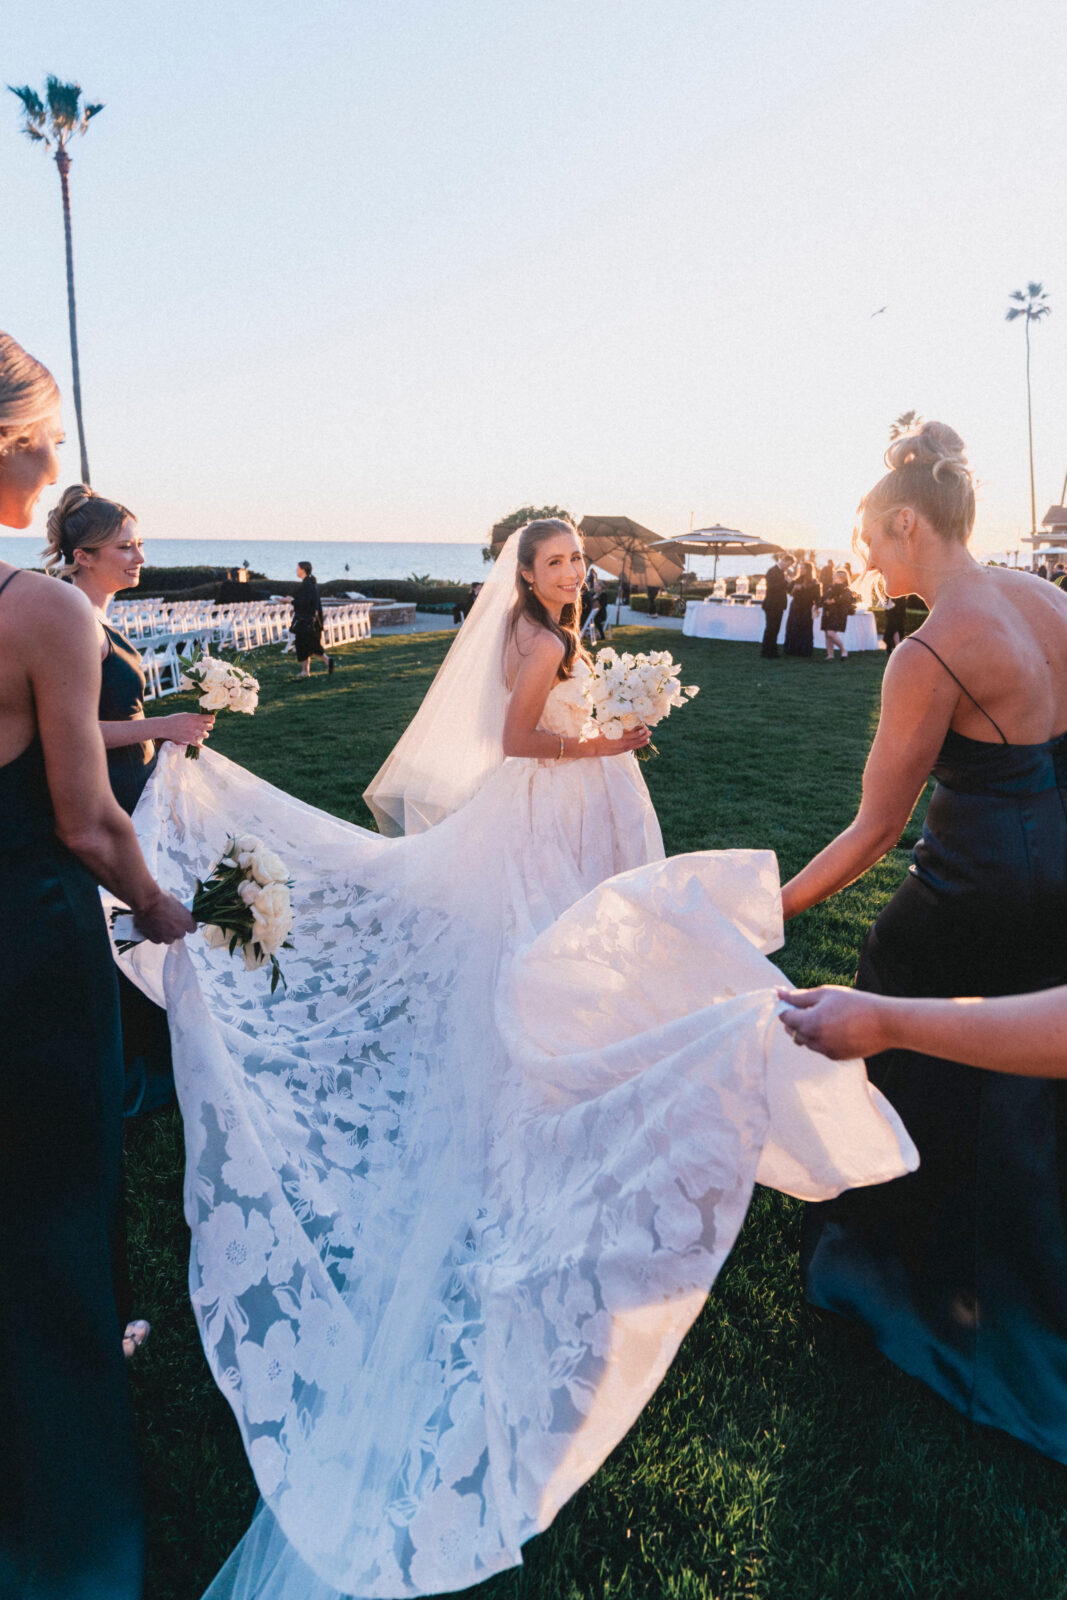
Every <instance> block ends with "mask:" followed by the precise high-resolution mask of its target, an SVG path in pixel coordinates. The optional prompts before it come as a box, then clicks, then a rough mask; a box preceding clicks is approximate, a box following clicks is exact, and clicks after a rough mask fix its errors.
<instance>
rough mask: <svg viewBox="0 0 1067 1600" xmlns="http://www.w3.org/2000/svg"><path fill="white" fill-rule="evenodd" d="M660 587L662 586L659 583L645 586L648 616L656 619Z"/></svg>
mask: <svg viewBox="0 0 1067 1600" xmlns="http://www.w3.org/2000/svg"><path fill="white" fill-rule="evenodd" d="M660 587H661V586H660V585H659V584H658V583H648V584H646V585H645V593H646V594H647V596H648V614H649V616H650V617H654V616H655V615H656V607H657V605H658V603H659V592H660Z"/></svg>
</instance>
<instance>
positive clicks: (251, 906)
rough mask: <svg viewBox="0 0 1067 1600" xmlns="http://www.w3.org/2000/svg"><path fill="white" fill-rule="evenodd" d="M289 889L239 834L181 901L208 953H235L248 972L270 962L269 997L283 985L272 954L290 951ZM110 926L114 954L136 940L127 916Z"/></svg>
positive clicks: (270, 860)
mask: <svg viewBox="0 0 1067 1600" xmlns="http://www.w3.org/2000/svg"><path fill="white" fill-rule="evenodd" d="M291 888H292V882H291V880H290V878H289V877H288V875H287V870H286V866H285V862H284V861H283V860H282V859H281V857H280V856H278V855H275V853H274V851H273V850H270V849H268V848H267V846H266V845H265V844H264V843H263V841H262V840H261V839H256V838H254V837H253V836H252V835H243V836H238V837H233V838H230V839H228V840H227V842H226V854H225V855H224V856H222V857H221V859H220V860H219V861H217V862H216V863H215V865H214V867H213V868H212V869H211V872H210V873H209V874H208V876H207V877H206V878H205V879H204V880H203V881H201V880H200V879H199V878H197V880H196V893H195V894H194V895H193V898H192V900H191V901H188V902H187V904H188V906H189V911H190V913H191V915H192V916H193V917H195V918H196V920H197V922H201V923H203V925H204V928H203V932H204V938H205V939H206V940H207V943H208V944H209V945H210V946H211V948H212V949H213V950H218V949H221V948H222V946H223V945H228V946H229V949H230V954H231V955H233V954H234V953H235V952H236V951H238V950H240V952H241V959H242V960H243V961H244V964H245V968H246V970H247V971H248V972H255V971H256V970H257V968H259V967H265V966H266V965H267V963H268V961H269V962H270V966H271V978H270V992H271V994H273V993H274V991H275V989H276V988H277V987H278V985H279V983H281V984H284V983H285V978H284V976H283V975H282V969H281V967H280V966H279V964H278V951H279V950H291V949H292V948H293V947H292V945H291V944H290V943H289V934H290V933H291V932H292V928H293V907H292V903H291V901H290V899H289V890H290V889H291ZM111 927H112V932H113V933H114V935H115V940H116V943H117V945H118V948H119V949H120V950H128V949H129V948H130V947H131V945H134V944H137V943H138V942H139V941H140V939H141V938H142V935H141V934H139V933H138V932H137V930H136V928H135V927H134V925H133V918H132V916H131V915H130V913H129V912H128V911H123V910H117V911H115V912H113V913H112V917H111Z"/></svg>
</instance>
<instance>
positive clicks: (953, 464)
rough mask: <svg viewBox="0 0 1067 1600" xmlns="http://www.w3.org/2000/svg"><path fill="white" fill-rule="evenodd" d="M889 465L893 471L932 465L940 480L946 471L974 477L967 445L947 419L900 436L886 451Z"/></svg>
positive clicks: (931, 467)
mask: <svg viewBox="0 0 1067 1600" xmlns="http://www.w3.org/2000/svg"><path fill="white" fill-rule="evenodd" d="M885 464H886V466H887V467H888V468H889V470H890V471H891V472H899V471H900V469H901V467H906V466H916V467H928V468H929V469H930V472H931V474H932V475H933V477H934V478H938V479H940V478H942V477H943V476H944V475H945V474H946V473H951V474H958V475H959V476H960V477H965V478H968V479H969V478H970V476H971V469H970V467H969V466H968V464H967V447H966V445H965V444H964V442H963V440H962V439H961V438H960V436H959V434H958V433H957V432H956V430H955V428H950V427H949V425H948V423H947V422H924V423H923V425H922V427H921V428H919V429H918V430H917V431H916V432H915V433H906V434H905V435H904V437H903V438H902V439H896V440H895V441H894V442H893V443H892V444H891V445H890V446H889V449H888V450H887V451H886V453H885Z"/></svg>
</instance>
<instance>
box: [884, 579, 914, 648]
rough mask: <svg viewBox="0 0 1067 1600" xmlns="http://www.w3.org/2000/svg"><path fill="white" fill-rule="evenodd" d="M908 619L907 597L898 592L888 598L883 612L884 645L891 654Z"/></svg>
mask: <svg viewBox="0 0 1067 1600" xmlns="http://www.w3.org/2000/svg"><path fill="white" fill-rule="evenodd" d="M907 620H908V597H907V595H906V594H898V595H897V596H896V598H895V599H892V600H890V602H889V604H888V606H887V607H886V612H885V635H884V637H885V647H886V649H887V650H888V651H889V653H890V655H892V653H893V651H894V650H895V649H896V647H897V645H898V644H900V643H901V641H902V640H903V638H904V629H905V626H906V625H907Z"/></svg>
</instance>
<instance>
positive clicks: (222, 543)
mask: <svg viewBox="0 0 1067 1600" xmlns="http://www.w3.org/2000/svg"><path fill="white" fill-rule="evenodd" d="M816 555H817V558H818V561H819V562H820V563H822V562H823V561H826V560H832V561H834V562H845V561H849V562H850V563H851V565H852V566H853V568H855V565H856V558H855V556H854V555H853V554H852V553H851V551H849V550H844V549H840V548H838V549H821V550H818V551H817V552H816ZM145 556H146V558H147V564H148V565H149V566H152V567H199V566H205V567H219V568H225V567H239V566H242V565H244V564H245V563H246V562H247V564H248V566H249V567H250V568H251V569H252V571H253V572H262V573H263V575H264V577H266V578H268V579H269V578H274V579H279V578H281V579H284V578H295V577H296V564H297V562H298V561H305V560H306V561H310V562H311V564H312V567H313V569H314V572H315V576H316V577H317V578H319V579H321V580H322V581H323V582H326V581H327V580H329V579H344V578H347V579H349V580H350V581H351V584H352V587H353V589H358V588H359V585H360V583H361V582H362V581H368V582H369V581H371V580H373V579H393V580H396V579H402V578H411V577H413V576H416V577H420V578H422V577H429V578H435V579H438V580H440V581H442V582H445V583H477V582H478V581H479V580H481V579H483V578H484V577H485V576H486V574H487V572H488V570H489V568H488V566H487V564H486V562H484V561H483V560H482V546H481V545H480V544H444V543H441V544H438V543H435V542H433V541H432V540H421V541H416V540H398V541H396V542H395V543H394V542H391V541H387V540H356V539H352V540H347V539H150V540H148V541H147V542H146V544H145ZM979 559H980V560H985V561H990V560H997V561H1003V560H1005V559H1009V560H1010V553H1006V552H1004V551H997V552H994V553H993V554H992V555H985V554H983V555H982V556H980V557H979ZM0 560H4V561H10V562H11V564H12V565H13V566H16V567H38V568H39V567H40V566H41V539H40V538H39V536H37V535H36V534H18V533H4V534H2V535H0ZM769 560H770V557H769V556H722V557H720V559H719V567H718V572H719V576H720V577H722V578H736V577H739V576H740V575H741V574H742V573H749V574H751V573H755V572H762V571H764V569H765V568H766V566H767V564H768V562H769ZM688 565H689V570H690V571H691V572H693V573H695V574H696V576H697V577H698V578H710V577H711V576H712V571H713V561H712V557H711V556H694V557H691V558H690V560H689V563H688Z"/></svg>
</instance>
